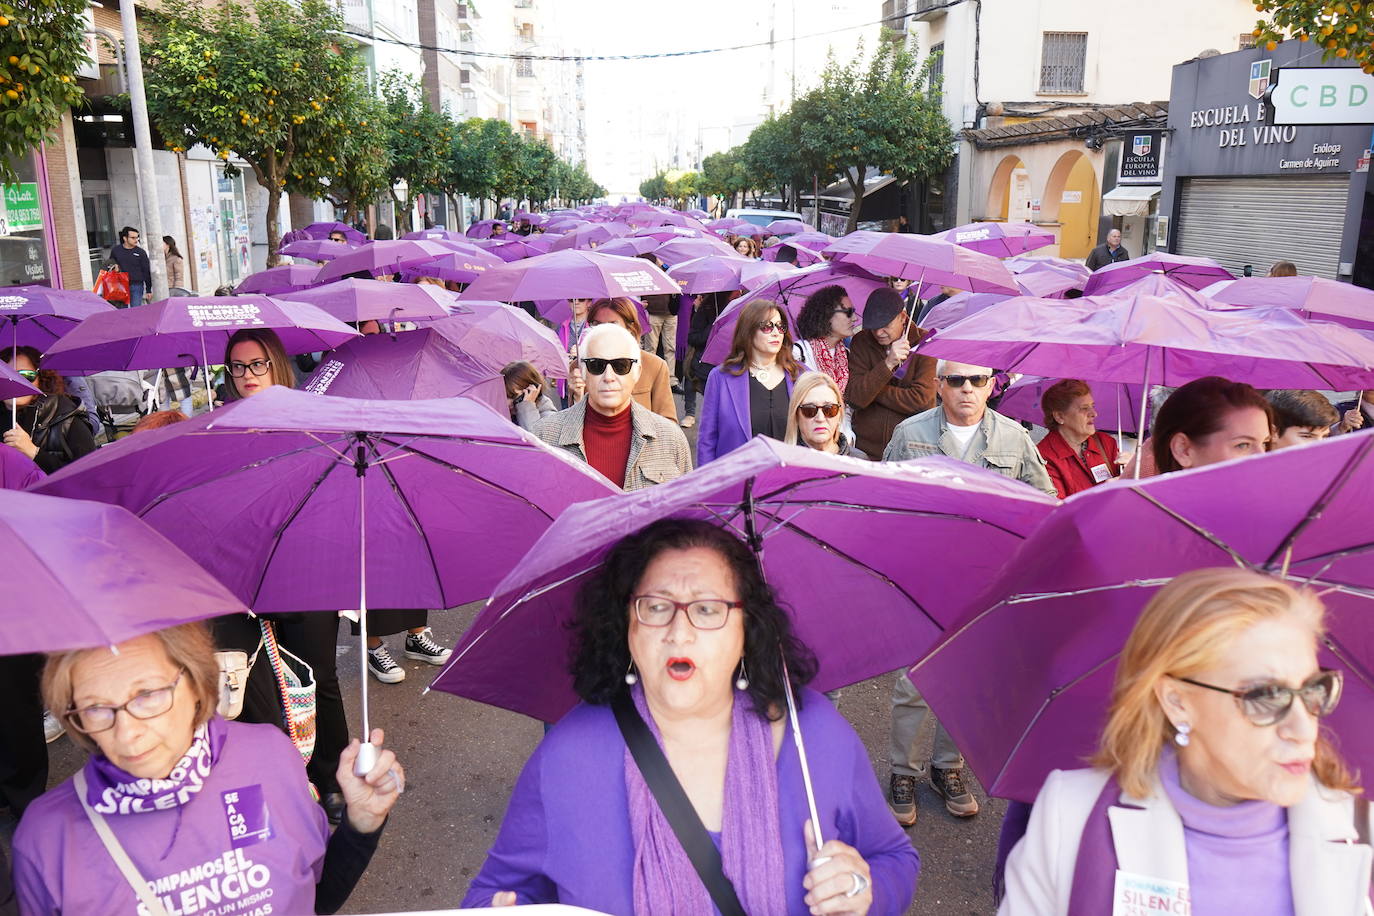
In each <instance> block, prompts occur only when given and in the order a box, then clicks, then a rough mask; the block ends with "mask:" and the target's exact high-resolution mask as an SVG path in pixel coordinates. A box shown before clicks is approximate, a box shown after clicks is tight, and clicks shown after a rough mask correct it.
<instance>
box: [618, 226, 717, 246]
mask: <svg viewBox="0 0 1374 916" xmlns="http://www.w3.org/2000/svg"><path fill="white" fill-rule="evenodd" d="M626 238H633V239H639V238H650V239H655V240H657V241H658V242H660V243H661V242H671V241H672V240H673V239H702V238H712V239H714V238H715V236H714V235H712V234H711V231H710V230H709V229H692V228H689V227H687V226H652V227H648V228H644V229H636V230H635V231H634V232H631V233H630V234H629V235H628V236H626Z"/></svg>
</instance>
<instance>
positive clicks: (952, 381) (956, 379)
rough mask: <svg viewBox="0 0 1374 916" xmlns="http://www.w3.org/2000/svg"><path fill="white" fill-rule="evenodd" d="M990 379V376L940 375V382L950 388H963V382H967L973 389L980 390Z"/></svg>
mask: <svg viewBox="0 0 1374 916" xmlns="http://www.w3.org/2000/svg"><path fill="white" fill-rule="evenodd" d="M990 378H992V376H990V375H942V376H940V381H942V382H944V383H945V384H946V385H948V386H949V387H951V388H963V387H964V382H968V383H969V384H970V385H972V386H973V387H974V388H982V387H983V386H984V385H986V384H987V383H988V379H990Z"/></svg>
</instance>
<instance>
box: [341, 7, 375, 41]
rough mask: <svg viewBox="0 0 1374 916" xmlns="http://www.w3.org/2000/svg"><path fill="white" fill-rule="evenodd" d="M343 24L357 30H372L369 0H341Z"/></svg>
mask: <svg viewBox="0 0 1374 916" xmlns="http://www.w3.org/2000/svg"><path fill="white" fill-rule="evenodd" d="M342 6H343V17H344V25H346V26H348V27H349V28H350V29H352V30H354V31H358V32H368V33H370V32H371V31H372V3H371V2H370V0H343V4H342Z"/></svg>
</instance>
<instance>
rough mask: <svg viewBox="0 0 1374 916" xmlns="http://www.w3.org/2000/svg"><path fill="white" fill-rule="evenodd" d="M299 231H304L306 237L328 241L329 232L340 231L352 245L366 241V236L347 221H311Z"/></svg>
mask: <svg viewBox="0 0 1374 916" xmlns="http://www.w3.org/2000/svg"><path fill="white" fill-rule="evenodd" d="M301 232H302V233H304V235H305V236H306V238H312V239H324V240H325V241H329V234H330V233H331V232H342V233H343V234H344V238H346V239H348V241H349V243H350V244H353V245H361V244H363V243H364V242H366V241H367V236H365V235H363V234H362V233H361V232H359V231H358V230H357V229H354V228H353V227H352V226H350V225H348V223H337V222H335V223H330V222H325V223H311V224H310V225H309V226H306V227H305V228H304V229H302V230H301Z"/></svg>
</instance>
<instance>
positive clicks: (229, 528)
mask: <svg viewBox="0 0 1374 916" xmlns="http://www.w3.org/2000/svg"><path fill="white" fill-rule="evenodd" d="M38 489H39V491H40V492H44V493H48V494H53V495H67V496H81V497H84V498H93V499H98V500H101V501H104V502H112V503H117V504H119V505H122V506H124V507H125V508H127V509H129V510H130V511H132V512H134V513H135V514H136V515H138V516H140V517H141V518H142V519H143V520H144V521H146V522H148V523H149V524H150V525H152V526H153V527H154V528H156V529H157V530H159V531H161V532H162V533H163V534H165V535H167V536H168V537H170V538H172V539H173V540H175V541H176V542H177V543H179V544H182V545H183V546H184V548H185V549H186V550H187V552H188V553H190V554H191V555H192V557H193V558H194V559H196V560H198V561H199V562H200V563H201V565H202V566H204V567H205V568H206V569H207V570H208V571H210V572H211V573H213V574H214V575H215V576H216V577H218V578H219V580H220V581H221V582H223V583H224V584H225V585H226V586H228V588H229V589H230V591H232V592H233V593H234V594H235V595H237V596H238V597H239V598H240V599H242V601H243V602H244V603H245V604H246V605H248V606H249V607H251V608H252V609H253V610H254V611H258V612H264V611H276V612H288V611H325V612H330V613H334V612H337V611H339V610H341V609H357V610H358V611H359V612H360V614H359V617H360V620H361V623H362V626H361V629H362V635H363V639H364V641H365V640H366V635H367V627H366V621H367V614H366V609H367V608H368V607H437V608H447V607H455V606H457V605H460V604H464V603H466V602H468V601H472V600H475V599H477V598H481V597H484V596H486V595H488V594H490V592H491V589H492V587H493V586H494V585H495V584H496V583H497V582H498V581H499V580H500V579H501V577H502V576H504V575H505V574H506V573H507V572H509V571H510V569H511V568H512V566H513V565H514V564H515V562H516V561H517V560H518V558H519V557H520V556H521V555H522V554H523V553H524V552H525V551H526V550H527V549H528V548H529V547H530V546H531V545H532V544H533V543H534V541H535V539H536V538H537V537H538V536H539V535H540V534H541V533H542V532H543V530H544V528H546V527H547V526H548V525H549V524H550V523H551V522H552V521H553V519H554V518H556V517H557V516H558V515H559V514H561V513H562V512H563V511H565V510H566V509H567V508H568V507H569V506H570V505H572V504H573V503H574V502H577V501H579V500H585V499H594V498H597V497H599V496H604V495H607V494H608V493H611V492H613V488H612V487H611V485H610V484H609V483H608V482H607V481H606V480H605V478H603V477H601V476H600V475H598V474H597V473H596V472H595V471H592V470H591V469H590V468H589V467H588V466H587V465H586V464H584V463H583V462H580V461H577V460H575V459H573V458H571V457H570V456H568V455H567V454H566V453H565V452H563V451H561V450H557V449H552V448H549V447H548V446H546V445H544V444H543V443H542V442H540V441H539V440H537V439H535V438H534V437H533V436H531V435H529V434H528V433H526V432H524V431H522V430H521V429H519V428H518V427H517V426H515V425H514V424H513V423H511V422H510V421H509V420H508V419H506V418H505V417H502V416H497V415H496V414H493V413H492V412H491V411H490V410H489V409H487V408H486V407H484V406H481V405H479V404H475V403H473V402H471V401H469V400H467V399H465V398H444V399H441V400H429V401H368V400H353V399H350V398H334V397H329V396H327V395H316V394H311V393H309V392H305V391H294V390H291V389H289V388H284V387H281V386H273V387H271V388H268V389H266V390H265V391H263V392H261V393H260V394H257V395H254V396H253V397H251V398H245V399H243V400H241V401H235V402H234V403H233V404H230V405H228V406H226V407H224V408H221V409H219V410H216V411H214V412H213V413H210V414H206V415H204V416H201V417H196V418H194V419H192V420H190V421H188V422H184V423H177V424H174V425H172V426H168V427H164V428H162V429H157V430H151V431H149V432H146V433H140V434H139V435H137V436H130V437H128V438H125V439H121V440H119V441H118V442H114V443H112V444H110V445H108V446H106V447H105V448H103V449H101V450H99V451H98V452H96V453H94V454H92V455H89V456H87V459H86V460H83V461H80V462H77V463H75V464H72V465H69V466H68V467H66V468H64V469H63V470H62V471H59V472H58V473H57V474H54V475H52V476H51V477H49V478H47V479H46V480H45V481H43V483H42V485H41V487H40V488H38ZM115 568H117V567H115ZM359 655H360V661H359V663H360V664H361V665H364V666H365V665H366V653H365V652H360V653H359ZM367 680H368V677H367V673H366V670H364V671H363V675H362V681H363V684H364V685H365V684H366V683H367ZM369 733H370V728H369V722H368V709H367V693H366V690H364V692H363V735H364V736H366V735H368V734H369Z"/></svg>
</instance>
